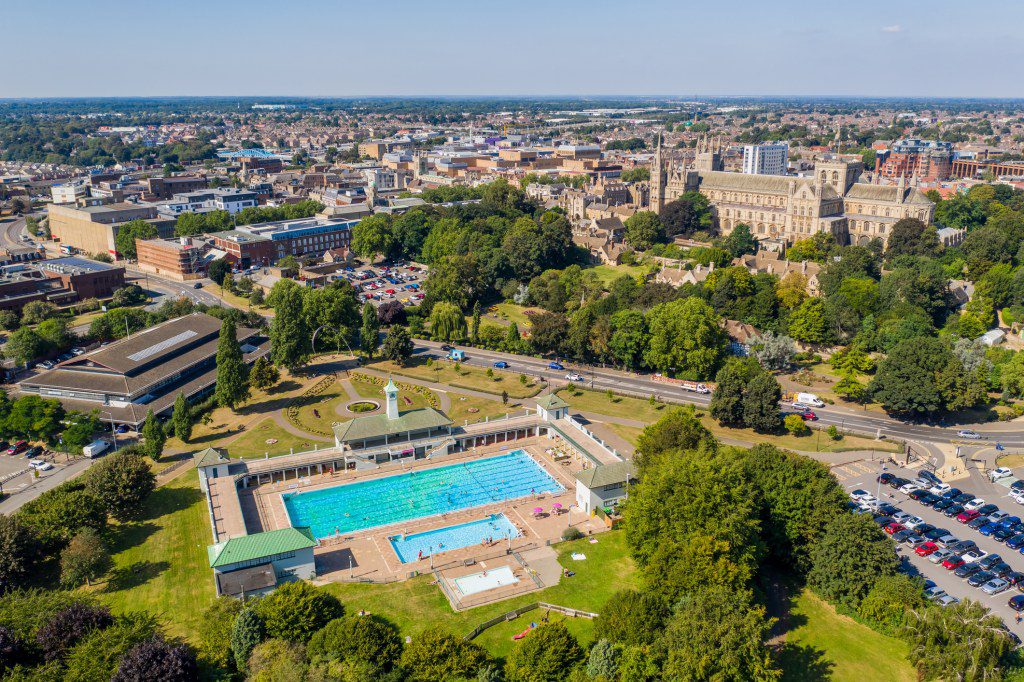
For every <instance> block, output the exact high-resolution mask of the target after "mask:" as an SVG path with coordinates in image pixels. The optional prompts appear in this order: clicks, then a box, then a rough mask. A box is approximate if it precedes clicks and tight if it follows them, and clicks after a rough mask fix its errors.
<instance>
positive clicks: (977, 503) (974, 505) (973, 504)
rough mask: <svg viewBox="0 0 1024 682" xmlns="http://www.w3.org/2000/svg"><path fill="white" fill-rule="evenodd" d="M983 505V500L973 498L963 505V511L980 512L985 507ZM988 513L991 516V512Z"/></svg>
mask: <svg viewBox="0 0 1024 682" xmlns="http://www.w3.org/2000/svg"><path fill="white" fill-rule="evenodd" d="M985 504H986V502H985V500H983V499H981V498H980V497H975V498H974V499H973V500H971V501H970V502H968V503H966V504H965V505H964V508H965V509H970V510H972V511H973V510H978V511H980V510H981V509H982V508H983V507H984V506H985ZM981 513H984V512H981ZM989 513H990V514H991V513H992V512H989Z"/></svg>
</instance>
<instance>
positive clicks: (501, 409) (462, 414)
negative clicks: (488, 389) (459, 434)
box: [446, 393, 519, 424]
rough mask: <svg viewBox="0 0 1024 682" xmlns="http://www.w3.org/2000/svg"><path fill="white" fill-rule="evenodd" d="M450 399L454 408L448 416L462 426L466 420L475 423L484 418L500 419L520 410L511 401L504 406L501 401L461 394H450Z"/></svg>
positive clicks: (448, 411) (448, 412)
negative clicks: (504, 415)
mask: <svg viewBox="0 0 1024 682" xmlns="http://www.w3.org/2000/svg"><path fill="white" fill-rule="evenodd" d="M448 398H449V399H450V400H451V401H452V406H451V408H450V409H449V410H447V412H446V414H447V415H448V416H449V417H450V418H451V420H452V421H453V422H454V423H456V424H461V423H462V422H463V421H465V420H466V419H468V420H469V421H470V423H473V422H477V421H480V420H481V419H483V418H484V417H499V416H501V415H503V414H506V413H509V412H516V411H517V410H519V407H517V406H516V405H517V403H516V402H515V401H514V400H509V401H508V405H502V404H501V400H489V399H487V398H480V397H478V396H471V395H462V394H461V393H449V394H448ZM473 410H475V411H473Z"/></svg>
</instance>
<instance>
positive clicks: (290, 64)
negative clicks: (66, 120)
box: [0, 0, 1024, 98]
mask: <svg viewBox="0 0 1024 682" xmlns="http://www.w3.org/2000/svg"><path fill="white" fill-rule="evenodd" d="M979 4H980V5H982V6H984V5H992V6H995V5H998V6H999V11H1000V13H1001V14H1000V16H1001V17H1002V19H1001V21H1000V22H999V25H998V26H995V27H993V26H991V25H990V22H989V21H988V20H987V18H986V17H987V16H989V15H988V13H987V12H985V11H978V12H971V13H965V12H963V11H962V5H959V4H957V3H953V2H950V1H948V0H939V1H937V2H934V3H930V4H929V5H928V8H927V12H922V11H921V9H920V8H919V7H913V6H908V7H899V8H894V7H893V6H892V3H883V2H880V1H877V0H871V1H869V2H864V3H861V4H860V5H858V10H857V12H856V13H855V14H853V13H851V12H849V9H848V8H846V7H844V6H825V5H821V4H819V3H811V2H807V1H804V0H789V1H788V2H785V3H782V6H781V7H775V8H772V10H770V11H769V10H766V9H764V8H763V7H761V6H758V5H755V4H754V3H752V2H750V1H749V0H729V1H727V2H722V3H716V4H715V5H714V6H708V5H698V4H695V3H692V2H683V3H670V2H667V1H665V0H647V1H645V2H642V3H639V4H638V5H632V6H630V7H629V8H624V7H623V6H622V5H621V4H619V3H611V2H606V1H605V0H598V1H597V2H588V3H585V2H580V1H578V0H569V1H567V2H563V3H558V4H557V5H554V6H550V5H547V4H544V3H539V2H536V1H535V0H527V1H526V2H522V3H519V4H518V5H517V7H516V11H515V13H514V14H512V13H510V12H509V10H508V9H507V8H505V7H496V6H495V7H486V6H485V7H479V6H477V5H476V4H472V3H467V2H460V1H455V2H451V1H450V2H444V3H441V4H439V5H431V6H429V7H427V6H420V5H416V4H412V3H404V2H399V3H397V7H396V6H388V7H386V8H384V7H373V6H364V5H357V4H350V3H336V2H327V1H321V0H308V1H306V2H302V3H297V4H293V5H289V6H288V7H287V9H288V13H287V15H284V14H283V12H282V7H281V6H280V5H279V4H278V3H274V2H269V1H268V0H257V1H256V2H250V3H245V4H242V3H239V2H234V1H228V2H221V3H212V4H211V3H199V2H196V1H195V0H186V1H185V2H182V3H179V4H178V5H177V6H176V9H175V13H174V14H173V15H171V16H169V17H156V16H154V15H153V13H152V12H150V11H147V10H146V9H145V8H127V7H125V6H123V5H121V4H119V3H114V2H111V1H110V0H100V1H99V2H96V3H90V4H89V5H78V4H75V3H71V2H68V1H66V0H51V1H49V2H37V3H27V2H16V3H12V4H11V5H9V6H8V7H6V8H5V14H6V16H7V17H8V19H9V21H10V25H12V26H17V27H19V30H17V31H12V32H11V33H10V34H9V36H8V41H7V46H8V52H9V54H12V55H21V56H22V58H21V62H22V66H21V68H19V69H17V70H15V69H11V70H10V71H9V72H8V73H7V74H5V76H6V77H5V87H4V88H3V92H0V94H2V95H3V96H4V97H7V98H37V97H43V98H45V97H93V96H95V97H123V96H142V97H148V96H218V95H221V96H245V95H255V94H259V93H264V92H269V93H273V94H274V95H276V96H282V97H284V96H299V97H316V96H319V97H352V96H400V95H404V96H427V95H437V94H443V95H446V96H452V97H462V96H465V97H473V96H528V95H532V96H601V95H618V96H677V95H678V96H686V95H694V96H707V97H716V96H738V97H743V96H781V97H786V96H790V97H806V96H825V97H828V96H838V97H843V96H846V97H915V98H929V97H949V96H955V97H964V98H990V97H1001V98H1012V97H1021V96H1024V86H1015V85H1014V84H1013V83H1012V82H1009V83H1007V82H1005V79H1004V78H1003V77H1002V76H1001V74H1000V71H999V69H995V68H992V57H991V53H990V52H988V51H983V50H977V49H973V48H972V49H968V50H958V51H955V52H956V55H957V57H956V59H955V60H950V62H949V63H941V64H940V63H939V62H937V61H934V60H932V59H931V58H930V57H929V55H932V54H935V50H936V49H937V48H940V47H942V46H946V48H947V49H948V48H950V47H951V46H954V45H955V44H956V42H957V41H964V40H965V36H971V35H984V36H985V38H986V42H987V43H988V44H990V45H998V46H999V55H1000V58H1001V59H1002V60H1005V61H1006V62H1007V63H1013V62H1014V61H1015V60H1016V59H1017V58H1019V57H1020V56H1022V52H1024V48H1021V47H1020V45H1021V41H1020V37H1021V36H1020V29H1019V27H1020V26H1024V6H1022V5H1020V4H1013V3H1005V2H995V1H994V0H993V1H991V2H982V3H979ZM980 9H982V10H984V7H981V8H980ZM183 18H184V21H182V19H183ZM285 19H287V20H285ZM40 35H45V36H47V37H46V39H45V42H42V43H41V42H40V40H39V36H40ZM41 48H42V49H41ZM85 54H88V55H89V64H90V65H91V66H92V67H93V68H97V67H101V66H102V65H104V64H106V65H109V66H116V68H117V70H118V73H119V77H118V78H117V79H112V78H106V79H105V78H102V77H95V76H92V77H89V78H83V73H82V71H81V70H80V69H77V68H69V66H70V65H72V64H74V63H76V62H77V61H80V60H81V59H82V55H85ZM172 57H173V58H172ZM211 67H212V68H211ZM1015 87H1016V88H1018V89H1017V90H1014V89H1013V88H1015Z"/></svg>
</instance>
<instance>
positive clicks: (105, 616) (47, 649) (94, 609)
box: [35, 602, 114, 661]
mask: <svg viewBox="0 0 1024 682" xmlns="http://www.w3.org/2000/svg"><path fill="white" fill-rule="evenodd" d="M113 624H114V617H113V616H112V615H111V614H110V609H109V608H107V607H106V606H94V605H93V604H91V603H87V602H74V603H71V604H68V605H67V606H66V607H64V608H62V609H60V610H59V611H57V612H55V613H54V614H53V615H52V616H51V617H50V618H49V619H48V620H47V621H46V623H45V624H43V625H42V627H40V628H39V629H38V630H37V631H36V634H35V640H36V641H35V643H36V645H37V646H38V647H39V648H40V649H41V650H42V652H43V657H44V658H45V659H46V660H47V661H53V660H58V659H60V658H63V657H64V655H65V654H66V653H67V652H68V651H69V650H71V649H72V648H73V647H74V646H75V645H76V644H78V643H79V642H81V641H82V640H84V639H85V638H86V637H88V636H89V635H90V634H92V633H94V632H97V631H99V630H105V629H106V628H109V627H110V626H111V625H113Z"/></svg>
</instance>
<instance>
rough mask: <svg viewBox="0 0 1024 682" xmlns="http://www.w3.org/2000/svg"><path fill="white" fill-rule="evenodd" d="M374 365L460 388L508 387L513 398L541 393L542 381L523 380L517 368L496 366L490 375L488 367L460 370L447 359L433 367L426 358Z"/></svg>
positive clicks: (491, 390) (380, 369) (487, 390)
mask: <svg viewBox="0 0 1024 682" xmlns="http://www.w3.org/2000/svg"><path fill="white" fill-rule="evenodd" d="M472 352H473V349H469V350H468V351H467V353H472ZM370 367H371V368H372V369H375V370H377V371H378V372H388V373H389V374H396V375H400V376H408V377H412V378H414V379H419V380H421V381H432V382H436V383H440V384H448V385H449V386H454V387H456V388H468V389H471V390H474V391H483V392H485V393H493V394H495V395H501V392H502V391H505V392H507V393H508V395H509V397H510V398H530V397H532V396H535V395H537V394H538V393H540V385H539V384H537V383H536V382H535V381H534V380H533V379H532V378H528V380H527V382H526V383H525V384H523V383H520V381H519V373H517V372H514V371H511V372H506V371H503V370H500V369H495V370H493V374H494V376H493V377H489V376H487V370H486V369H482V368H478V367H470V366H468V365H460V366H459V369H458V371H456V370H455V363H454V362H449V361H446V360H442V361H435V362H434V363H433V365H432V366H430V367H427V364H426V362H412V363H410V364H407V365H405V366H404V367H400V366H399V365H397V364H396V363H394V362H376V363H374V364H372V365H370Z"/></svg>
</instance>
